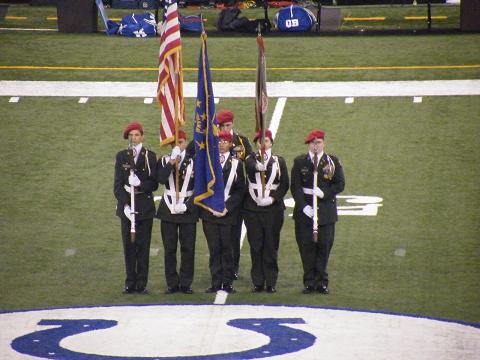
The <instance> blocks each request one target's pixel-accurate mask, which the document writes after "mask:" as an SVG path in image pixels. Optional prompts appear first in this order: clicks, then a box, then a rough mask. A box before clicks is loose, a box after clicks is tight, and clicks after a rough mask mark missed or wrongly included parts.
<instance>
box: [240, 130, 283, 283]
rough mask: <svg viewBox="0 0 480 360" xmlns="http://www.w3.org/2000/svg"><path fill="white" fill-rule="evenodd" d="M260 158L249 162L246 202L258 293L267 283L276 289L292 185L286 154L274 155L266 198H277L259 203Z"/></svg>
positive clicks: (252, 270)
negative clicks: (289, 192)
mask: <svg viewBox="0 0 480 360" xmlns="http://www.w3.org/2000/svg"><path fill="white" fill-rule="evenodd" d="M270 136H271V135H270ZM258 159H259V154H258V153H255V154H251V155H250V156H248V157H247V159H246V161H245V168H246V173H247V183H248V194H247V195H246V196H245V201H244V210H245V211H244V219H245V225H246V227H247V236H248V242H249V244H250V256H251V260H252V269H251V278H252V282H253V286H254V288H253V291H254V292H258V291H262V290H263V289H264V288H265V286H266V287H267V291H269V292H275V291H276V290H275V286H276V283H277V278H278V248H279V244H280V230H281V229H282V226H283V217H284V211H285V204H284V203H283V197H284V196H285V194H286V193H287V191H288V185H289V180H288V169H287V165H286V163H285V160H284V159H283V158H282V157H280V156H276V155H273V154H272V156H270V158H269V160H268V162H267V164H266V166H267V171H266V172H265V175H266V176H265V183H266V185H265V194H264V195H265V196H264V197H269V196H270V197H272V198H273V199H274V201H273V203H272V204H271V205H269V206H259V201H260V199H261V198H262V194H261V192H262V189H261V188H262V185H261V180H260V172H259V171H258V170H257V169H256V162H257V160H258Z"/></svg>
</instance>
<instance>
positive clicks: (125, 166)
mask: <svg viewBox="0 0 480 360" xmlns="http://www.w3.org/2000/svg"><path fill="white" fill-rule="evenodd" d="M142 132H143V130H142ZM130 156H131V155H130ZM156 165H157V157H156V155H155V153H154V152H153V151H150V150H147V149H146V148H144V147H141V150H140V151H139V154H138V158H137V161H136V163H135V164H134V172H135V174H136V175H137V177H138V178H139V179H140V181H141V183H140V186H138V187H135V227H136V234H135V241H134V242H132V241H131V238H130V227H131V223H130V220H129V219H128V218H127V217H126V215H125V214H124V208H125V205H128V206H130V205H131V204H130V185H129V181H128V177H129V176H130V161H129V155H128V150H122V151H120V152H118V153H117V155H116V160H115V176H114V185H113V191H114V195H115V197H116V198H117V211H116V214H117V216H118V217H120V220H121V230H122V241H123V251H124V256H125V271H126V279H125V290H124V291H125V292H127V293H131V292H135V291H137V292H140V293H142V292H144V291H145V289H146V286H147V282H148V268H149V258H150V242H151V235H152V223H153V217H154V215H155V204H154V200H153V194H152V192H153V191H155V190H156V189H157V188H158V183H157V181H156V178H155V169H156Z"/></svg>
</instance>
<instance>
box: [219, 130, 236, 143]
mask: <svg viewBox="0 0 480 360" xmlns="http://www.w3.org/2000/svg"><path fill="white" fill-rule="evenodd" d="M218 138H219V139H221V140H225V141H229V142H233V135H232V134H231V133H230V131H223V130H222V131H220V132H219V133H218Z"/></svg>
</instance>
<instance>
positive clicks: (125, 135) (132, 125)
mask: <svg viewBox="0 0 480 360" xmlns="http://www.w3.org/2000/svg"><path fill="white" fill-rule="evenodd" d="M132 130H138V131H140V133H141V134H142V135H143V126H142V124H140V123H139V122H137V121H133V122H131V123H130V124H128V125H127V127H126V128H125V130H123V138H124V139H125V140H127V139H128V134H130V131H132Z"/></svg>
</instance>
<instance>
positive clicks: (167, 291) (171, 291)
mask: <svg viewBox="0 0 480 360" xmlns="http://www.w3.org/2000/svg"><path fill="white" fill-rule="evenodd" d="M176 292H178V286H173V287H169V288H167V290H165V294H175V293H176Z"/></svg>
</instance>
